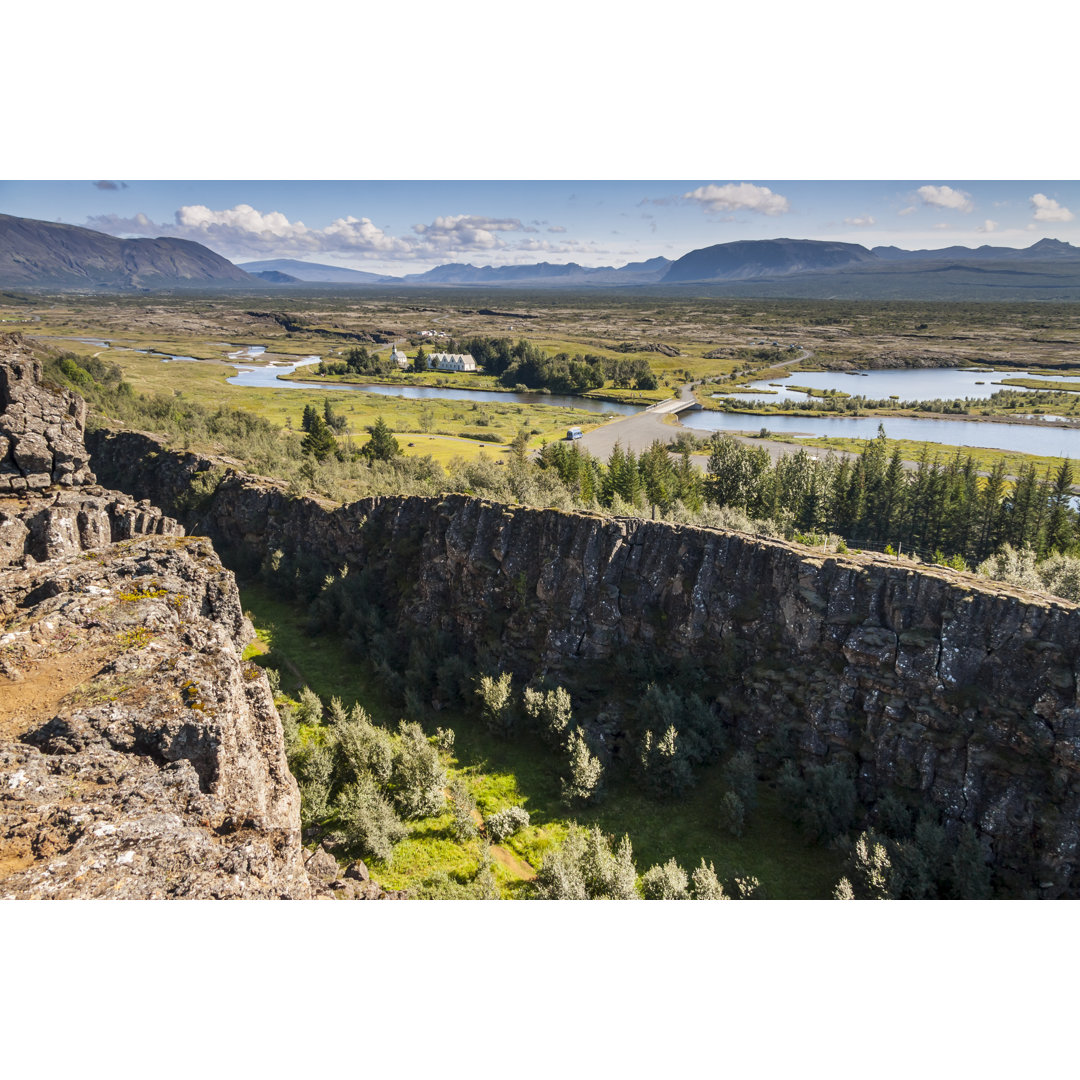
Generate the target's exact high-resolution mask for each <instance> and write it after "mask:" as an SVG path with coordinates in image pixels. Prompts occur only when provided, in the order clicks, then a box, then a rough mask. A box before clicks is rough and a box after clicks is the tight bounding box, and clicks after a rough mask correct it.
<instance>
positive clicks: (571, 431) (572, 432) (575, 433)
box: [566, 427, 581, 439]
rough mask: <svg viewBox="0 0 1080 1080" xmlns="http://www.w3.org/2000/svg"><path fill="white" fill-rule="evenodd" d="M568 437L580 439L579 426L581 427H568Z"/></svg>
mask: <svg viewBox="0 0 1080 1080" xmlns="http://www.w3.org/2000/svg"><path fill="white" fill-rule="evenodd" d="M566 437H567V438H568V439H580V438H581V428H579V427H572V428H567V429H566Z"/></svg>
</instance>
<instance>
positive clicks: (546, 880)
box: [535, 826, 589, 900]
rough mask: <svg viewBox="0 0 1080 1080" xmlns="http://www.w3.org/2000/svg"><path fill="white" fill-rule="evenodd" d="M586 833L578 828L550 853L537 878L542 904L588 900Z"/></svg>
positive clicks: (536, 886) (545, 857) (569, 833)
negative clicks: (553, 901)
mask: <svg viewBox="0 0 1080 1080" xmlns="http://www.w3.org/2000/svg"><path fill="white" fill-rule="evenodd" d="M584 855H585V830H584V829H581V828H578V827H576V826H574V827H572V828H571V829H570V831H569V832H568V833H567V834H566V839H565V840H564V841H563V843H562V844H560V845H559V846H558V847H557V848H556V849H555V850H554V851H549V852H548V853H547V854H546V855H545V856H544V861H543V862H542V863H541V864H540V870H539V872H538V873H537V875H536V881H535V889H536V895H537V896H538V897H539V898H540V899H541V900H588V899H589V894H588V893H587V892H586V890H585V874H584V872H583V870H582V865H581V864H582V861H583V859H584Z"/></svg>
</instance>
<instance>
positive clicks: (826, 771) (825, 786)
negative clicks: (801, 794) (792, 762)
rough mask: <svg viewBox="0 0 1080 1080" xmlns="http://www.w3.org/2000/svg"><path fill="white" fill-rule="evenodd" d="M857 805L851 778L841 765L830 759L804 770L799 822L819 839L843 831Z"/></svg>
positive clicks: (853, 783) (850, 824) (853, 814)
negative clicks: (802, 800) (804, 778)
mask: <svg viewBox="0 0 1080 1080" xmlns="http://www.w3.org/2000/svg"><path fill="white" fill-rule="evenodd" d="M857 805H858V800H857V798H856V792H855V781H854V780H853V779H852V778H851V775H850V773H849V772H848V770H847V768H846V767H845V766H844V765H842V764H840V763H839V762H832V763H830V764H828V765H811V766H810V767H809V768H808V769H807V770H806V800H805V803H804V806H803V815H802V824H803V825H804V827H805V828H806V829H807V831H808V832H811V833H814V834H816V836H817V837H818V839H819V840H823V841H824V840H832V839H834V838H835V837H837V836H841V835H842V834H844V833H846V832H847V831H848V830H849V829H850V828H851V826H852V824H853V823H854V821H855V810H856V807H857Z"/></svg>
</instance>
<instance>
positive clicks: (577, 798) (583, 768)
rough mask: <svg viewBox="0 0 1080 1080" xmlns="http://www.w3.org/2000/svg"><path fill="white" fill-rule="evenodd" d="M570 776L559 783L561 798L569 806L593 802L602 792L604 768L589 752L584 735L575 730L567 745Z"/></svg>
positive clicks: (578, 729) (579, 729)
mask: <svg viewBox="0 0 1080 1080" xmlns="http://www.w3.org/2000/svg"><path fill="white" fill-rule="evenodd" d="M566 749H567V753H568V755H569V758H570V776H569V778H567V777H563V779H562V781H561V786H562V797H563V799H564V800H565V801H566V802H567V803H570V804H571V805H574V804H583V803H590V802H595V801H596V800H597V799H598V798H599V797H600V794H601V792H602V781H603V774H604V768H603V766H602V765H601V764H600V759H599V758H598V757H596V756H595V755H594V754H593V753H591V752H590V750H589V744H588V742H587V741H586V739H585V733H584V732H583V731H582V730H581V728H575V729H574V731H573V733H572V734H571V736H570V741H569V743H568V744H567V748H566Z"/></svg>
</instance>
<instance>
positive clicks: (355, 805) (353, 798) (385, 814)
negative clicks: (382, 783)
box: [334, 773, 408, 863]
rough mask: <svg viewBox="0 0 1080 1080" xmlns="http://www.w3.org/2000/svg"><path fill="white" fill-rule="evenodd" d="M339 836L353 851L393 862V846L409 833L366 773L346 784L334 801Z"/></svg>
mask: <svg viewBox="0 0 1080 1080" xmlns="http://www.w3.org/2000/svg"><path fill="white" fill-rule="evenodd" d="M334 812H335V815H336V819H337V830H336V834H337V836H339V837H340V839H341V841H342V842H343V843H345V844H346V845H347V846H348V847H350V848H355V849H357V850H358V851H360V852H361V853H362V854H364V855H366V856H370V857H372V858H376V859H381V860H382V861H383V862H386V863H388V862H390V861H391V859H392V858H393V854H394V845H395V844H396V843H397V842H398V841H399V840H401V839H402V838H403V837H404V836H405V834H406V832H407V831H408V830H407V829H406V828H405V826H404V825H403V824H402V823H401V821H400V819H399V818H398V816H397V814H395V813H394V808H393V807H392V806H391V805H390V803H389V801H388V800H387V799H386V798H385V796H384V795H383V794H382V792H381V791H380V790H379V787H378V785H377V784H376V782H375V780H374V779H373V778H372V777H371V776H370V775H368V774H366V773H365V774H363V775H361V776H360V778H359V779H358V780H357V781H356V783H354V784H346V785H345V787H343V788H342V789H341V791H340V792H339V793H338V796H337V798H336V799H335V800H334Z"/></svg>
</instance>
